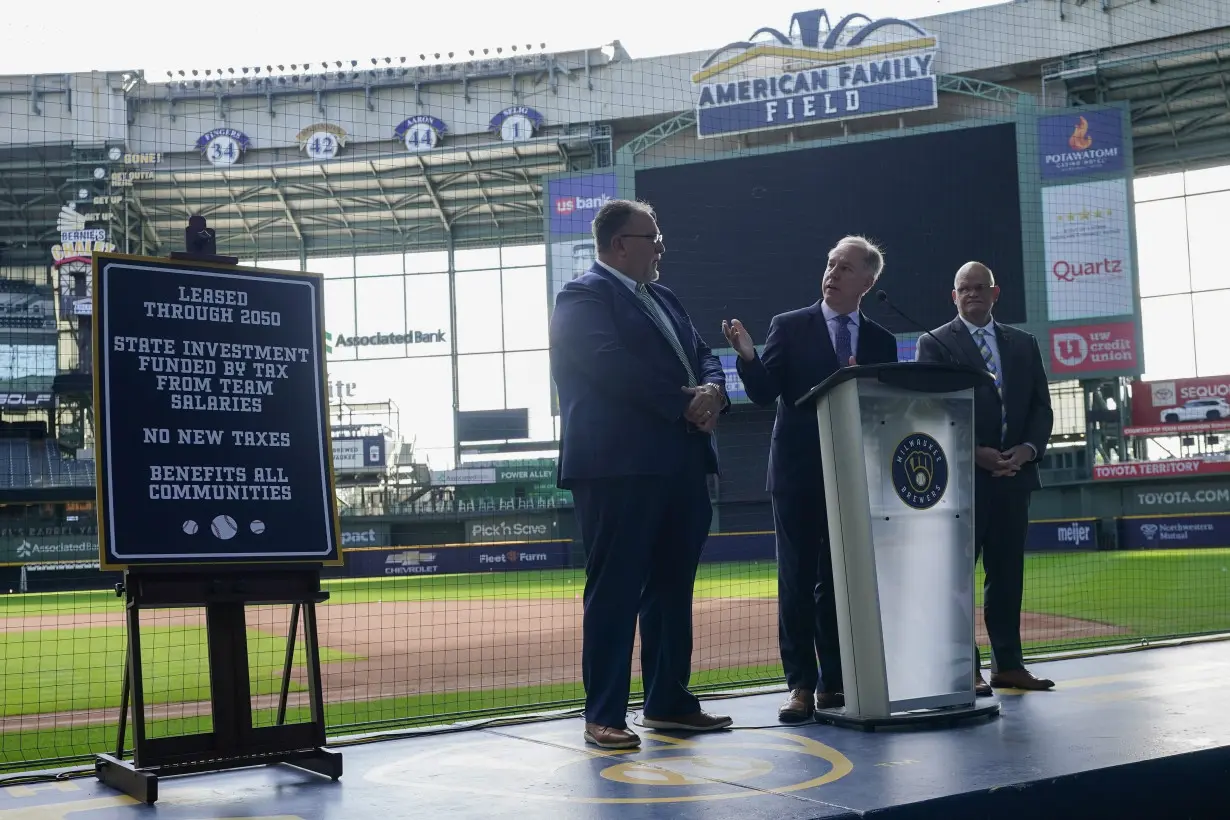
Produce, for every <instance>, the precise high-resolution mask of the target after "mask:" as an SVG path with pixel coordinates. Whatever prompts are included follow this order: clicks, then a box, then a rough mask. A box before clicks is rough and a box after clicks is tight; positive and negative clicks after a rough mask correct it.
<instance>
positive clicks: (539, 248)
mask: <svg viewBox="0 0 1230 820" xmlns="http://www.w3.org/2000/svg"><path fill="white" fill-rule="evenodd" d="M546 264H547V246H546V245H505V246H504V247H502V248H500V265H501V267H503V268H504V269H505V270H507V269H508V268H530V267H543V266H545V265H546Z"/></svg>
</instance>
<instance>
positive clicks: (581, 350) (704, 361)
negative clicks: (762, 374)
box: [550, 264, 730, 489]
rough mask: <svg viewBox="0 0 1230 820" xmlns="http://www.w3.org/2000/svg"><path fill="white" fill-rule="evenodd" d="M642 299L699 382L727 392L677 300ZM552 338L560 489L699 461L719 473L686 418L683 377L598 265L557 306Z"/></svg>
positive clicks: (631, 301) (704, 439)
mask: <svg viewBox="0 0 1230 820" xmlns="http://www.w3.org/2000/svg"><path fill="white" fill-rule="evenodd" d="M649 290H650V292H651V293H652V294H653V295H654V296H655V297H656V298H657V300H658V302H659V303H660V304H661V305H662V306H663V307H664V308H665V309H666V313H667V315H668V316H669V317H670V319H671V321H672V323H673V324H674V327H675V330H676V332H677V333H678V334H679V338H680V340H681V342H682V344H683V349H684V352H685V353H687V355H688V357H689V360H690V362H691V366H692V372H693V373H695V375H696V378H697V381H698V382H699V383H700V384H716V385H718V386H719V387H721V388H722V389H723V391H725V389H726V376H725V373H724V372H723V370H722V363H721V360H720V359H718V357H717V356H714V355H713V353H712V352H711V350H710V349H709V346H708V345H707V344H705V342H704V340H703V339H701V337H700V334H699V333H697V332H696V328H695V327H693V326H692V320H691V319H689V318H688V314H687V311H685V310H684V309H683V305H682V304H680V302H679V300H678V299H677V298H676V297H675V294H673V293H671V292H670V290H668V289H667V288H665V287H663V286H661V285H659V284H657V283H652V284H650V285H649ZM550 335H551V375H552V377H553V378H554V379H555V386H556V390H557V391H558V393H559V405H560V456H559V464H558V467H557V473H558V475H557V484H558V486H559V487H561V488H562V489H569V488H570V487H571V486H572V482H573V481H576V480H581V479H592V478H611V477H615V476H632V475H675V474H678V473H680V472H681V471H685V470H687V469H690V468H691V466H690V465H694V464H698V463H700V462H701V461H703V463H704V464H705V469H706V471H707V472H709V473H716V472H717V471H718V462H717V446H716V444H715V442H714V437H713V435H712V434H710V433H701V432H699V431H697V430H696V429H695V428H690V427H689V425H688V422H687V421H686V420H685V419H684V418H683V413H684V411H685V410H686V409H687V407H688V404H689V402H691V400H692V399H691V396H690V395H689V394H687V393H684V392H683V387H684V386H685V385H686V384H687V371H686V370H684V367H683V364H682V363H681V362H680V361H679V357H678V356H676V355H675V351H674V349H673V348H672V347H671V344H670V342H668V341H667V340H666V337H664V336H663V335H662V332H661V331H660V330H659V329H658V326H657V324H655V323H654V321H653V320H652V319H651V318H650V317H649V315H648V314H647V313H646V311H645V308H644V307H643V306H642V305H641V303H640V301H639V300H638V299H637V298H636V294H634V293H633V292H632V291H631V290H630V289H629V288H628V286H627V285H625V284H624V283H623V282H621V281H619V280H618V279H616V278H615V277H614V276H613V275H612V274H611V273H610V272H609V271H607V270H605V269H604V268H602V267H601V266H599V265H597V264H595V265H594V266H593V267H592V268H590V270H589V272H588V273H585V274H583V275H582V276H579V277H578V278H576V279H574V280H572V281H571V282H569V283H568V284H566V285H564V287H563V290H561V291H560V293H559V296H557V297H556V300H555V311H554V313H553V314H552V316H551V331H550ZM729 407H730V403H729V402H727V403H726V407H725V408H723V410H722V412H726V410H728V409H729ZM698 451H703V453H702V455H703V458H697V453H698Z"/></svg>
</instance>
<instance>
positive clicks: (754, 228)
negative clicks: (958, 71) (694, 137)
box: [636, 124, 1025, 347]
mask: <svg viewBox="0 0 1230 820" xmlns="http://www.w3.org/2000/svg"><path fill="white" fill-rule="evenodd" d="M636 197H637V199H641V200H644V201H646V202H648V203H650V204H651V205H652V206H653V207H654V209H655V210H656V211H657V213H658V224H659V227H660V229H661V230H662V233H663V236H664V238H665V242H666V254H665V256H663V258H662V263H661V266H660V271H661V276H662V279H661V282H662V284H664V285H666V286H667V287H669V288H671V289H672V290H673V291H674V292H675V293H676V294H677V295H678V296H679V297H680V299H682V300H683V304H684V306H685V307H686V308H687V309H688V311H689V313H690V314H691V316H692V320H693V322H694V323H695V324H696V328H697V330H699V331H700V333H701V335H702V336H704V338H705V340H706V341H707V342H708V343H709V344H710V345H712V346H713V347H727V344H726V341H725V339H724V338H723V337H722V331H721V323H722V320H723V319H732V318H737V319H740V320H742V322H743V323H744V325H746V326H747V328H748V329H749V330H750V331H751V333H752V337H753V339H755V341H756V343H757V344H760V343H762V342H763V341H764V338H765V335H766V333H767V332H768V328H769V321H770V320H771V319H772V317H773V316H774V315H776V314H778V313H782V312H784V311H787V310H793V309H795V308H800V307H806V306H807V305H811V304H813V303H815V302H816V301H817V300H818V299H819V298H820V280H821V277H822V276H823V274H824V266H825V261H826V257H827V254H828V251H829V249H830V248H832V246H833V245H834V244H835V243H836V241H837V240H838V239H840V238H841V237H842V236H845V235H847V234H860V235H863V236H866V237H868V238H869V239H872V240H873V241H875V242H876V243H877V244H879V246H880V247H881V248H883V249H884V255H885V267H884V272H883V274H882V275H881V277H880V281H879V283H878V284H877V286H876V287H877V289H880V288H882V289H884V290H885V291H887V292H888V294H889V296H890V297H891V299H892V301H893V303H894V304H896V305H897V306H898V307H899V308H901V309H902V310H904V311H905V312H906V313H907V314H909V315H910V316H911V317H912V318H913V319H916V320H917V321H918V323H919V324H921V325H922V326H923V327H924V328H926V329H928V330H929V329H931V328H934V327H937V326H939V325H941V324H944V323H945V322H948V321H950V320H951V319H952V318H953V317H954V316H955V315H956V313H955V308H954V307H953V304H952V297H951V293H952V280H953V277H954V276H955V275H956V272H957V269H958V268H959V267H960V266H961V265H962V264H963V263H965V262H967V261H969V260H977V261H980V262H983V263H985V264H987V265H988V266H989V267H990V268H991V269H992V270H993V271H994V272H995V276H996V279H997V281H998V284H999V285H1000V287H1001V288H1002V293H1001V295H1000V300H999V303H998V305H997V307H996V310H995V315H996V317H997V318H998V319H999V320H1000V321H1003V322H1007V323H1018V322H1023V321H1025V287H1024V276H1023V273H1024V264H1023V261H1022V254H1021V209H1020V199H1019V193H1018V183H1017V146H1016V133H1015V127H1014V126H1013V125H1011V124H1007V125H992V126H983V127H977V128H965V129H959V130H953V131H943V132H936V133H929V134H921V135H916V136H907V137H900V138H893V139H877V140H872V141H869V142H863V143H851V144H846V145H840V146H833V147H829V148H812V149H801V150H797V151H782V152H779V153H772V154H763V155H759V156H751V157H740V158H734V159H724V160H718V161H712V162H697V163H692V164H687V165H675V166H668V167H662V168H650V169H645V170H642V171H638V172H637V174H636ZM863 310H864V311H865V312H866V313H867V315H869V316H870V317H871V318H872V319H874V320H875V321H877V322H880V323H881V324H883V325H884V326H885V327H887V328H888V329H889V330H891V331H893V332H894V333H917V332H918V331H919V328H918V327H917V326H914V325H912V324H911V323H909V322H907V321H905V320H904V319H902V318H901V317H899V316H898V315H897V314H895V313H892V312H891V311H889V310H888V308H887V307H886V306H884V305H882V304H881V303H879V302H878V301H877V300H876V299H875V295H874V291H873V292H872V294H870V295H869V296H868V298H866V299H865V300H864V302H863Z"/></svg>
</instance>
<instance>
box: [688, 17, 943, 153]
mask: <svg viewBox="0 0 1230 820" xmlns="http://www.w3.org/2000/svg"><path fill="white" fill-rule="evenodd" d="M860 18H861V20H860ZM856 20H859V21H860V22H859V23H855V21H856ZM862 21H866V22H865V24H864V23H862ZM852 24H853V25H852ZM783 32H784V33H783ZM870 32H875V37H874V38H868V37H867V35H868V33H870ZM936 54H937V41H936V38H935V36H934V35H932V34H929V33H928V32H926V31H924V30H923V29H922V28H920V27H919V26H918V25H917V24H915V23H912V22H909V21H906V20H899V19H896V18H884V19H881V20H877V21H875V22H872V21H871V19H870V18H868V17H867V16H866V15H862V14H850V15H847V16H846V17H844V18H842V19H840V20H830V19H829V17H828V14H827V13H826V12H825V11H824V10H822V9H816V10H812V11H800V12H796V13H795V14H794V15H793V17H791V19H790V25H789V26H787V27H785V28H784V29H783V30H778V29H776V28H773V27H769V26H765V27H762V28H760V29H758V30H757V31H756V32H755V34H753V36H752V38H751V39H750V40H747V41H740V42H733V43H730V44H729V45H726V46H724V47H722V48H720V49H718V50H717V51H715V52H713V53H712V54H710V55H709V57H708V58H707V59H706V60H705V62H704V63H703V64H702V65H701V66H700V67H699V68H698V69H697V70H696V71H695V72H693V74H692V84H693V90H694V93H695V96H696V133H697V136H698V137H701V138H704V137H717V136H724V135H730V134H745V133H748V132H751V131H766V130H770V129H774V128H791V127H794V126H798V125H805V124H807V123H814V122H823V121H827V122H839V121H841V120H850V119H855V118H858V117H869V116H874V115H882V114H899V113H903V112H906V111H918V110H922V109H927V108H935V107H937V106H938V104H939V98H938V85H937V77H936V71H935V60H936Z"/></svg>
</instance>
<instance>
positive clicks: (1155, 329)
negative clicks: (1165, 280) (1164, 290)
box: [1140, 293, 1224, 381]
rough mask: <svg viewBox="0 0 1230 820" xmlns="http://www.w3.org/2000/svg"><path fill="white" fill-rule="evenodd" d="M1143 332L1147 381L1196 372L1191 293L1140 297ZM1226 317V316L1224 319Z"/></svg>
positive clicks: (1180, 376)
mask: <svg viewBox="0 0 1230 820" xmlns="http://www.w3.org/2000/svg"><path fill="white" fill-rule="evenodd" d="M1140 317H1141V322H1142V324H1143V325H1144V327H1145V328H1146V332H1145V334H1144V345H1143V347H1144V356H1145V372H1144V374H1143V378H1144V380H1145V381H1157V380H1159V379H1182V378H1187V377H1190V376H1195V375H1196V348H1195V335H1194V333H1193V328H1192V297H1191V294H1188V293H1180V294H1176V295H1174V296H1154V297H1152V298H1150V299H1141V300H1140ZM1223 321H1224V320H1223Z"/></svg>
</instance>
